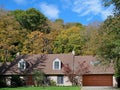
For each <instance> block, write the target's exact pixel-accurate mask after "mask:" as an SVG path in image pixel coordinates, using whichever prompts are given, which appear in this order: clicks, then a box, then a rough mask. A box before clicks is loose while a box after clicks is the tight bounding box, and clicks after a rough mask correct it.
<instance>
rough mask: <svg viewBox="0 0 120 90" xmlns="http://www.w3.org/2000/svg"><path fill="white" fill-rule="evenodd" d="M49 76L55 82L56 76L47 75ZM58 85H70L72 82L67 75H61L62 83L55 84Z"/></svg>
mask: <svg viewBox="0 0 120 90" xmlns="http://www.w3.org/2000/svg"><path fill="white" fill-rule="evenodd" d="M49 78H50V79H51V80H53V81H55V82H56V84H57V76H49ZM57 85H58V86H71V85H72V83H71V82H70V81H69V79H68V77H67V76H63V84H57Z"/></svg>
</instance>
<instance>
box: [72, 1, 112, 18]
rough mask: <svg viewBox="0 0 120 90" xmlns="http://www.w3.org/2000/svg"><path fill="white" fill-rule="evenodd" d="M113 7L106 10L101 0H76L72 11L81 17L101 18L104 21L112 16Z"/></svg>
mask: <svg viewBox="0 0 120 90" xmlns="http://www.w3.org/2000/svg"><path fill="white" fill-rule="evenodd" d="M112 10H113V7H112V6H111V7H109V8H105V7H104V6H102V4H101V1H100V0H75V1H74V2H73V6H72V11H74V12H76V13H78V14H79V15H80V16H81V17H82V16H87V15H93V16H101V18H102V19H103V20H104V19H106V18H107V16H109V15H112Z"/></svg>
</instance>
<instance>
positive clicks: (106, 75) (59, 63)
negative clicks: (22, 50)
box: [0, 54, 116, 86]
mask: <svg viewBox="0 0 120 90" xmlns="http://www.w3.org/2000/svg"><path fill="white" fill-rule="evenodd" d="M96 59H97V58H96V57H93V56H74V55H73V54H44V55H42V54H41V55H40V54H39V55H23V56H19V57H17V58H16V59H15V60H14V62H12V63H7V65H8V66H7V67H6V68H7V70H5V71H3V73H0V75H4V76H7V79H9V80H10V77H11V75H20V76H21V78H25V81H26V84H27V85H33V84H34V82H33V76H32V75H33V71H35V70H42V71H44V73H45V74H46V77H47V78H50V79H51V80H53V81H55V82H56V84H57V85H63V86H70V85H72V83H71V82H70V81H69V78H68V77H67V76H66V75H65V74H64V71H63V64H69V65H70V67H71V68H74V69H75V68H76V67H77V65H78V62H83V61H86V63H87V64H88V65H89V73H86V74H85V75H83V76H82V84H83V86H115V84H116V81H115V77H114V69H113V66H112V65H111V66H110V67H107V68H106V67H104V66H102V65H96V64H98V63H99V61H97V60H96ZM25 62H26V63H25ZM73 66H74V67H73ZM9 80H8V81H9ZM9 82H10V81H9ZM9 84H10V83H9Z"/></svg>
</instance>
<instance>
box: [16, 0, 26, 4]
mask: <svg viewBox="0 0 120 90" xmlns="http://www.w3.org/2000/svg"><path fill="white" fill-rule="evenodd" d="M14 1H15V2H16V3H17V4H22V5H24V4H26V3H27V2H26V0H14Z"/></svg>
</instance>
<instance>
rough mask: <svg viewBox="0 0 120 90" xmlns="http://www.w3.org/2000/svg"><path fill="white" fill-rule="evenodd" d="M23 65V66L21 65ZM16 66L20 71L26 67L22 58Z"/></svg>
mask: <svg viewBox="0 0 120 90" xmlns="http://www.w3.org/2000/svg"><path fill="white" fill-rule="evenodd" d="M21 65H23V67H22V66H21ZM18 68H19V69H20V71H24V70H25V69H26V62H25V60H24V59H21V60H20V61H19V62H18Z"/></svg>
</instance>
